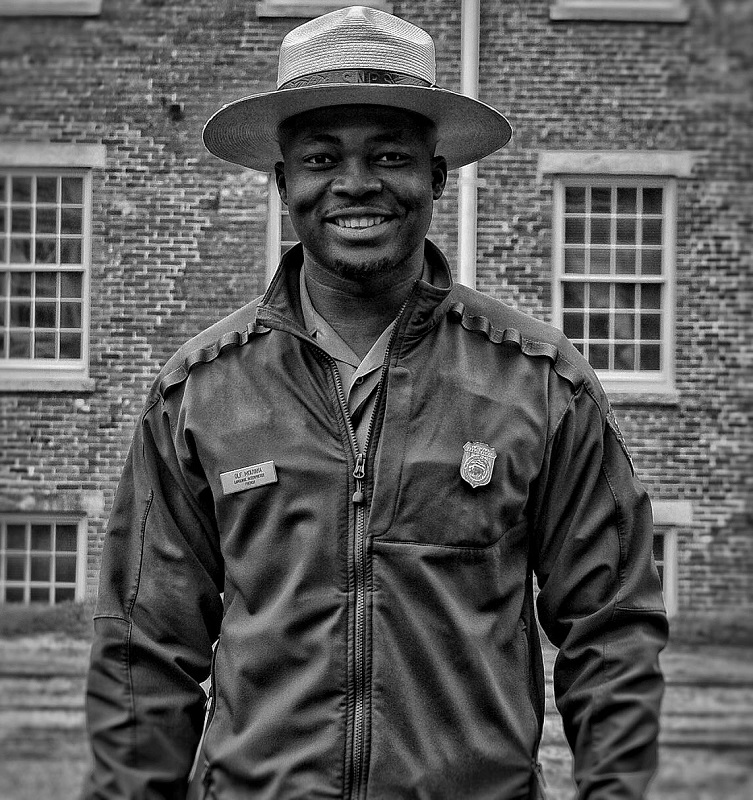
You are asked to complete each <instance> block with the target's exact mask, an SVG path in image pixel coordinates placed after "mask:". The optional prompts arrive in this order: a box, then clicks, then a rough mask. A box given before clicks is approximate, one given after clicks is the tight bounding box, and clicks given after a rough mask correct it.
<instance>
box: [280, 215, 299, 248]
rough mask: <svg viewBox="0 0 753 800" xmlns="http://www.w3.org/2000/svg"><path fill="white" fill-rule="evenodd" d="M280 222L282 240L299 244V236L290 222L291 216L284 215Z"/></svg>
mask: <svg viewBox="0 0 753 800" xmlns="http://www.w3.org/2000/svg"><path fill="white" fill-rule="evenodd" d="M280 222H281V227H282V232H281V235H280V238H281V239H282V240H283V241H284V242H297V241H298V235H297V234H296V232H295V230H294V229H293V223H292V222H291V221H290V215H289V214H282V215H281V219H280Z"/></svg>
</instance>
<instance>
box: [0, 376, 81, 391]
mask: <svg viewBox="0 0 753 800" xmlns="http://www.w3.org/2000/svg"><path fill="white" fill-rule="evenodd" d="M95 389H96V383H95V381H94V378H87V377H85V376H83V375H81V376H74V375H59V376H51V375H44V376H43V375H39V376H32V375H29V376H26V377H24V376H19V375H3V374H2V372H0V394H20V393H35V392H44V393H54V392H58V393H64V392H73V393H76V394H80V393H87V394H88V393H90V392H93V391H94V390H95Z"/></svg>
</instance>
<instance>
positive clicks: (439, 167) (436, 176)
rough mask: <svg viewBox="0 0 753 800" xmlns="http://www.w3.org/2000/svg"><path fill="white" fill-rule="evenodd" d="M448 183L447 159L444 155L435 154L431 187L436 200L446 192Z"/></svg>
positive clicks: (432, 163)
mask: <svg viewBox="0 0 753 800" xmlns="http://www.w3.org/2000/svg"><path fill="white" fill-rule="evenodd" d="M446 185H447V161H445V158H444V156H434V157H433V158H432V160H431V188H432V194H433V196H434V199H435V200H439V198H440V197H441V196H442V195H443V194H444V187H445V186H446Z"/></svg>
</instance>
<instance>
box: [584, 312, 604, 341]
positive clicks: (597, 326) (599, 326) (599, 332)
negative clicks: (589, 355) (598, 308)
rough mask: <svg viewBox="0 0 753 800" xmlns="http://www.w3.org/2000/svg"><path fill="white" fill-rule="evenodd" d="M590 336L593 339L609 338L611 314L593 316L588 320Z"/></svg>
mask: <svg viewBox="0 0 753 800" xmlns="http://www.w3.org/2000/svg"><path fill="white" fill-rule="evenodd" d="M588 336H589V338H591V339H608V338H609V314H601V313H596V314H591V316H590V318H589V320H588Z"/></svg>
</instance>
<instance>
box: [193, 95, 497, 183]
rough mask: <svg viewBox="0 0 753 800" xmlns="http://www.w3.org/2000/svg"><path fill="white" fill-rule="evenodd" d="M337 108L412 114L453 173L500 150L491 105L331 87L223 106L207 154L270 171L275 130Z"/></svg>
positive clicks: (207, 138) (275, 153)
mask: <svg viewBox="0 0 753 800" xmlns="http://www.w3.org/2000/svg"><path fill="white" fill-rule="evenodd" d="M343 105H377V106H390V107H392V108H400V109H403V110H405V111H412V112H414V113H416V114H421V115H422V116H424V117H426V118H428V119H429V120H431V121H432V122H433V123H434V124H435V125H436V129H437V137H438V140H437V149H436V153H437V155H441V156H444V157H445V159H446V160H447V166H448V168H449V169H456V168H457V167H462V166H464V165H465V164H470V163H472V162H473V161H478V160H479V159H481V158H483V157H484V156H488V155H489V154H490V153H493V152H494V151H495V150H499V149H500V148H501V147H504V146H505V145H506V144H507V143H508V142H509V141H510V137H511V136H512V128H511V127H510V123H509V122H508V121H507V119H506V118H505V117H504V116H503V115H502V114H500V112H499V111H497V110H496V109H494V108H492V107H491V106H488V105H486V104H485V103H482V102H481V101H479V100H474V99H473V98H471V97H467V96H466V95H462V94H458V93H457V92H452V91H450V90H448V89H439V88H436V87H433V86H432V87H428V86H427V87H424V86H405V85H398V86H395V85H383V84H363V83H360V84H349V83H331V84H325V85H321V86H308V87H301V88H295V89H278V90H277V91H273V92H265V93H263V94H257V95H251V96H250V97H244V98H242V99H240V100H236V101H234V102H232V103H228V104H227V105H226V106H223V107H222V108H221V109H220V110H219V111H218V112H217V113H216V114H214V115H213V116H212V117H211V118H210V119H209V120H208V122H207V123H206V125H205V126H204V134H203V138H204V144H205V146H206V148H207V149H208V150H209V152H210V153H212V154H214V155H215V156H217V157H218V158H221V159H223V160H225V161H230V162H231V163H233V164H240V165H241V166H244V167H249V168H250V169H255V170H260V171H262V172H271V171H272V170H273V169H274V165H275V163H276V162H277V161H280V159H281V158H282V154H281V153H280V147H279V144H278V142H277V131H278V128H279V126H280V123H282V122H283V121H284V120H286V119H289V118H290V117H292V116H295V115H296V114H301V113H303V112H305V111H312V110H314V109H318V108H325V107H330V106H343Z"/></svg>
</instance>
